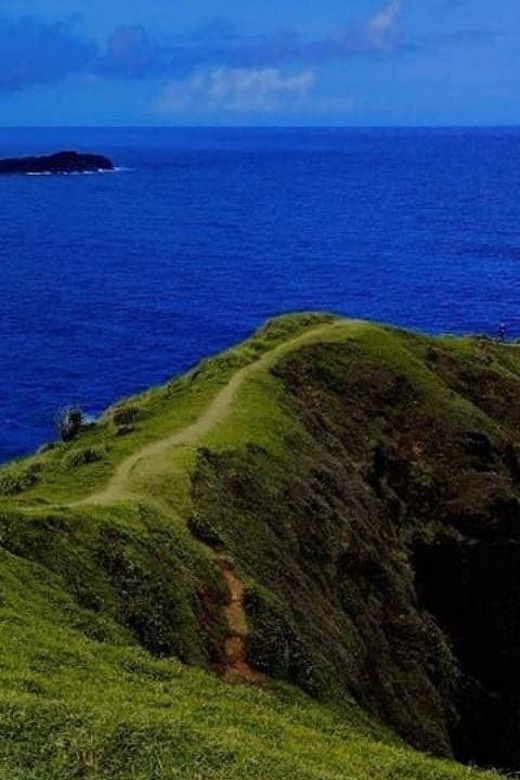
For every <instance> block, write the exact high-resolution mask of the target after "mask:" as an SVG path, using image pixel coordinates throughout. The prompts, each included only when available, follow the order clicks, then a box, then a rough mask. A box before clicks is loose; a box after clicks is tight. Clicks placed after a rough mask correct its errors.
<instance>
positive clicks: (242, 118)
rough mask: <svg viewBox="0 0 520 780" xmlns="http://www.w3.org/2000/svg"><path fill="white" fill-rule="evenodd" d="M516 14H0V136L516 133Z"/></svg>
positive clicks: (54, 2) (397, 5)
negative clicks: (91, 129)
mask: <svg viewBox="0 0 520 780" xmlns="http://www.w3.org/2000/svg"><path fill="white" fill-rule="evenodd" d="M519 44H520V7H519V0H494V1H493V2H492V0H321V2H320V0H190V2H189V3H187V2H183V3H178V2H175V1H174V0H88V3H86V2H85V0H1V6H0V125H2V126H11V127H12V126H47V125H48V126H70V125H72V126H74V125H78V126H147V125H159V126H177V125H181V126H192V125H209V126H214V125H238V126H242V125H255V126H259V125H266V126H279V125H288V126H294V125H307V126H308V125H318V126H319V125H332V126H380V125H389V126H410V125H411V126H438V125H440V126H446V125H477V126H478V125H520V89H518V78H519V75H520V45H519Z"/></svg>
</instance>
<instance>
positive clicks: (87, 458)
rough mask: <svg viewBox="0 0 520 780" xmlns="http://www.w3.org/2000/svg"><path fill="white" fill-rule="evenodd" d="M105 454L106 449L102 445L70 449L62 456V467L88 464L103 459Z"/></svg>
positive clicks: (72, 467) (67, 467) (70, 467)
mask: <svg viewBox="0 0 520 780" xmlns="http://www.w3.org/2000/svg"><path fill="white" fill-rule="evenodd" d="M105 455H106V450H105V448H104V447H84V448H83V449H76V450H71V451H70V452H68V453H67V454H66V455H65V457H64V458H63V468H64V469H65V470H70V469H78V468H80V467H81V466H88V465H90V464H91V463H97V462H98V461H100V460H103V458H104V457H105Z"/></svg>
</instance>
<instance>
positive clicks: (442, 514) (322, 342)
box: [0, 314, 520, 780]
mask: <svg viewBox="0 0 520 780" xmlns="http://www.w3.org/2000/svg"><path fill="white" fill-rule="evenodd" d="M519 390H520V349H519V348H517V347H516V346H508V345H500V344H495V343H493V342H491V341H490V340H488V339H485V338H465V339H455V338H451V337H445V338H427V337H425V336H422V335H417V334H412V333H409V332H405V331H400V330H396V329H391V328H387V327H383V326H380V325H376V324H373V323H368V322H360V321H352V320H343V319H338V318H335V317H332V316H326V315H313V314H308V315H294V316H289V317H282V318H278V319H275V320H272V321H271V322H269V323H268V324H267V325H266V326H265V327H264V328H262V329H261V330H260V331H258V332H257V333H256V334H254V335H253V336H252V337H251V338H250V339H249V340H248V341H246V342H244V343H243V344H242V345H239V346H237V347H236V348H234V349H232V350H229V351H228V352H226V353H224V354H223V355H221V356H218V357H216V358H213V359H210V360H207V361H204V362H203V363H202V364H200V365H199V366H197V367H196V368H195V369H193V370H192V371H190V372H189V373H187V374H186V375H185V376H182V377H179V378H175V379H173V380H172V381H171V382H170V383H168V384H167V385H165V386H163V387H160V388H155V389H152V390H150V391H148V392H147V393H144V394H142V395H140V396H137V397H135V398H131V399H127V400H125V401H122V402H120V403H118V404H117V405H115V406H114V407H112V408H111V409H109V410H108V411H107V412H106V414H105V415H104V416H103V418H102V419H101V420H100V421H98V423H97V424H95V425H94V426H92V427H89V428H86V429H85V430H84V431H83V432H82V433H81V434H80V436H79V437H78V439H77V440H75V441H74V442H72V443H69V444H55V445H49V446H48V447H46V448H43V449H42V451H40V453H39V454H37V455H36V456H34V457H31V458H27V459H22V460H20V461H17V462H14V463H12V464H9V465H7V466H6V467H4V468H2V469H1V470H0V539H1V544H2V549H1V552H0V577H1V579H2V602H1V605H0V625H1V629H2V651H1V654H0V678H1V683H2V685H1V693H0V713H1V718H2V724H3V728H2V730H1V732H0V755H1V756H2V762H0V778H2V777H5V778H6V780H7V778H9V780H12V779H13V778H15V780H17V779H19V780H29V778H31V779H32V778H44V777H45V778H47V777H52V778H53V780H54V779H55V778H56V780H61V779H62V778H63V779H64V778H70V777H83V778H89V780H90V779H92V780H94V779H95V778H96V779H98V778H99V779H100V778H106V777H110V778H111V780H112V779H113V778H137V779H139V778H142V779H143V780H144V779H145V778H147V779H148V778H176V777H179V778H181V777H182V778H194V779H195V778H205V779H206V778H208V779H209V778H215V779H217V778H218V779H219V780H224V778H226V780H229V779H232V778H235V777H236V778H244V779H245V780H249V778H252V779H253V778H258V779H259V780H260V778H262V780H266V779H269V780H271V779H272V780H276V778H286V777H294V778H302V779H303V778H305V779H306V780H307V779H308V780H318V779H319V780H329V778H330V780H332V779H334V780H340V779H343V778H349V779H350V778H352V780H365V779H368V778H371V779H372V778H374V779H375V780H378V778H391V777H392V778H418V779H419V778H420V779H421V780H447V779H448V778H454V779H456V778H462V777H467V775H468V772H471V774H472V775H473V776H475V777H484V776H486V777H495V776H496V775H493V774H491V773H490V774H488V775H485V774H484V773H483V774H480V773H479V772H477V770H468V769H467V768H465V767H462V766H460V765H458V764H457V763H455V762H454V761H453V759H454V758H457V759H459V760H462V761H465V762H477V763H479V764H481V765H483V766H502V767H508V768H511V767H518V766H519V765H520V755H519V753H518V747H517V745H518V742H519V740H518V734H517V731H516V730H517V728H518V727H517V725H516V724H517V713H518V708H519V697H518V691H517V690H516V689H515V683H514V681H515V679H516V676H517V675H516V669H517V668H518V666H517V661H518V656H519V651H518V647H519V646H520V643H519V642H518V638H519V633H520V621H519V620H518V617H517V615H518V599H519V587H518V583H517V578H516V571H517V555H518V552H517V551H518V549H520V548H519V546H518V539H519V538H520V533H519V522H518V519H519V499H520V463H519V450H518V447H519V446H520V445H519V443H518V438H517V430H518V424H519V422H520V405H519V404H518V398H519ZM434 756H437V758H435V757H434Z"/></svg>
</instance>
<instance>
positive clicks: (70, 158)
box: [0, 152, 114, 175]
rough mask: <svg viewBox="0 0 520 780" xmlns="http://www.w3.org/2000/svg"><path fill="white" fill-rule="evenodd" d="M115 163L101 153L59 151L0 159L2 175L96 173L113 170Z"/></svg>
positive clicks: (0, 172)
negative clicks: (37, 155)
mask: <svg viewBox="0 0 520 780" xmlns="http://www.w3.org/2000/svg"><path fill="white" fill-rule="evenodd" d="M113 170H114V163H113V162H112V161H111V160H109V159H108V157H104V156H103V155H99V154H81V153H79V152H57V153H56V154H50V155H43V156H39V157H20V158H12V159H6V160H0V175H9V174H10V175H12V174H17V173H18V174H30V173H54V174H60V173H96V172H100V171H113Z"/></svg>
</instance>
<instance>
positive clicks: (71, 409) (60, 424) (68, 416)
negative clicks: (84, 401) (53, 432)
mask: <svg viewBox="0 0 520 780" xmlns="http://www.w3.org/2000/svg"><path fill="white" fill-rule="evenodd" d="M56 427H57V429H58V433H59V434H60V437H61V440H62V441H65V442H68V441H72V440H73V439H75V438H76V437H77V435H78V434H79V432H80V431H81V429H82V427H83V412H82V410H81V409H80V408H79V407H77V406H66V407H65V408H64V409H61V410H60V411H59V412H58V414H57V415H56Z"/></svg>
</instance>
